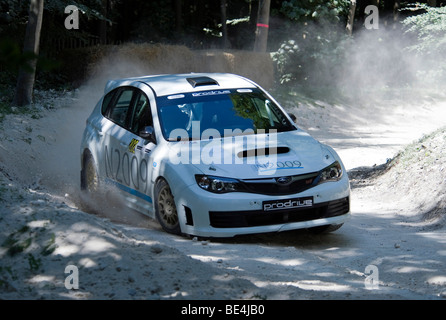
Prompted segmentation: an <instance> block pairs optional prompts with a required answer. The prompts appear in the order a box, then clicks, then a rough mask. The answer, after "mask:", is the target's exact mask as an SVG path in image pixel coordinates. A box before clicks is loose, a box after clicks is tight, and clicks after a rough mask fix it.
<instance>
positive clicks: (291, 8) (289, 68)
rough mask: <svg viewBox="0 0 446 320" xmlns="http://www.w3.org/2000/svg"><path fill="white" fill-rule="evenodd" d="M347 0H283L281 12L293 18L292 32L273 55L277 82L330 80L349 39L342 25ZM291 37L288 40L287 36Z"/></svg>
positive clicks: (318, 81) (346, 8) (346, 10)
mask: <svg viewBox="0 0 446 320" xmlns="http://www.w3.org/2000/svg"><path fill="white" fill-rule="evenodd" d="M348 8H349V1H346V0H329V1H322V0H303V1H302V0H290V1H284V2H283V3H282V7H281V9H280V12H281V13H282V14H283V15H285V17H286V18H288V19H289V20H291V21H292V24H293V28H290V30H289V31H288V33H291V34H293V35H294V36H293V37H289V38H288V39H286V40H284V41H283V42H282V43H281V44H280V47H279V49H278V50H277V51H276V52H274V53H273V54H272V57H273V60H274V61H275V62H276V65H277V71H278V76H279V81H280V83H288V82H299V83H306V84H308V85H312V84H315V83H316V82H317V83H318V85H323V84H324V82H326V83H329V82H330V81H332V80H333V78H332V75H333V74H335V73H336V72H335V71H336V70H334V69H339V66H340V62H341V61H342V60H343V57H344V47H345V44H346V42H347V40H348V38H347V36H346V35H345V32H344V30H343V27H344V25H345V21H346V17H347V14H348ZM290 38H291V39H290Z"/></svg>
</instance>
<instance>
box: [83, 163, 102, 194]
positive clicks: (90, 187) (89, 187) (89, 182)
mask: <svg viewBox="0 0 446 320" xmlns="http://www.w3.org/2000/svg"><path fill="white" fill-rule="evenodd" d="M81 184H82V189H83V190H85V191H87V192H88V193H97V192H98V191H99V178H98V173H97V171H96V165H95V163H94V160H93V157H92V156H91V155H87V156H86V157H85V160H84V170H83V177H82V183H81Z"/></svg>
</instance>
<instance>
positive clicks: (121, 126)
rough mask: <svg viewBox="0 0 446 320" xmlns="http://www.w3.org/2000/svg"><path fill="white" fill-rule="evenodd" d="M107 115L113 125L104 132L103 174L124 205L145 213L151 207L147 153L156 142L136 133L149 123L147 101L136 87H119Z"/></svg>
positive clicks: (149, 113)
mask: <svg viewBox="0 0 446 320" xmlns="http://www.w3.org/2000/svg"><path fill="white" fill-rule="evenodd" d="M107 118H108V119H109V120H110V121H112V122H113V123H114V124H115V125H114V126H112V127H111V129H110V130H108V132H107V134H108V137H107V139H106V141H108V145H106V146H105V154H106V155H105V166H106V170H105V171H106V175H107V177H108V178H109V179H110V180H111V182H112V184H113V185H114V186H115V187H117V189H118V190H120V191H121V195H122V196H123V198H124V202H125V204H126V205H127V206H129V207H132V208H134V209H137V210H138V211H141V212H142V213H147V214H149V213H151V212H152V211H153V205H152V199H151V197H150V194H151V190H152V187H151V166H150V165H149V164H151V163H152V161H150V153H151V151H152V150H153V148H154V147H155V146H156V145H155V143H154V142H149V141H147V140H145V139H144V138H142V137H141V136H140V135H141V131H143V129H144V128H146V127H148V126H151V127H153V121H152V114H151V109H150V101H149V99H148V97H147V96H146V94H145V93H144V92H143V91H142V90H140V89H139V88H136V87H130V86H129V87H123V88H121V89H120V91H119V92H117V93H116V97H115V99H114V102H113V103H112V106H111V107H110V108H109V110H108V113H107Z"/></svg>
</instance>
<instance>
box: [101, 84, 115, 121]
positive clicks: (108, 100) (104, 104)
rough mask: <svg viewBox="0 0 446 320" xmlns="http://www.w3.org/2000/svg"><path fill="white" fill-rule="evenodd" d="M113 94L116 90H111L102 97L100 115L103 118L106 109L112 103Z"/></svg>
mask: <svg viewBox="0 0 446 320" xmlns="http://www.w3.org/2000/svg"><path fill="white" fill-rule="evenodd" d="M115 93H116V90H113V91H111V92H109V93H107V94H106V95H105V97H104V100H102V108H101V112H102V115H104V116H105V114H106V112H107V109H108V107H109V105H110V103H111V102H112V100H113V97H114V95H115Z"/></svg>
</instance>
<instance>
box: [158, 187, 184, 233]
mask: <svg viewBox="0 0 446 320" xmlns="http://www.w3.org/2000/svg"><path fill="white" fill-rule="evenodd" d="M155 216H156V219H157V220H158V222H159V224H160V225H161V227H162V228H163V229H164V231H166V232H169V233H173V234H180V232H181V229H180V223H179V221H178V212H177V208H176V205H175V199H174V197H173V195H172V192H171V191H170V187H169V184H168V183H167V181H166V180H163V179H161V180H159V181H158V182H157V183H156V185H155Z"/></svg>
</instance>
